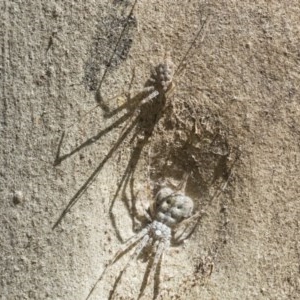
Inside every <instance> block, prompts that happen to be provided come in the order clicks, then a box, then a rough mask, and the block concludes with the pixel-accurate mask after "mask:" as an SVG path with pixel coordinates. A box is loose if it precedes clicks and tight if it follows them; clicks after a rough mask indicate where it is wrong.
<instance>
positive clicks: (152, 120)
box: [52, 82, 165, 241]
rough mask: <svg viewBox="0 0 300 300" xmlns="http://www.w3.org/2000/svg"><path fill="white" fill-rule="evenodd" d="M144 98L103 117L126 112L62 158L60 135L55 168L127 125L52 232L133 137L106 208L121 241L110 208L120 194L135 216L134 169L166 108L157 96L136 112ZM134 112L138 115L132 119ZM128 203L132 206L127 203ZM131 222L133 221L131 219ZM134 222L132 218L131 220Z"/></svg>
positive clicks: (162, 100) (163, 98)
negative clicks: (118, 151)
mask: <svg viewBox="0 0 300 300" xmlns="http://www.w3.org/2000/svg"><path fill="white" fill-rule="evenodd" d="M149 84H150V83H149V82H147V83H146V85H145V86H148V85H149ZM144 97H146V96H145V92H143V91H142V92H140V93H138V94H137V95H136V96H134V97H133V98H129V99H128V101H127V102H126V103H125V104H123V105H121V106H120V107H118V108H116V109H114V110H112V111H111V112H108V113H106V115H105V116H106V117H107V118H111V117H113V116H114V115H116V114H117V113H119V112H121V111H123V110H125V109H127V112H126V113H125V114H124V115H123V116H121V117H120V118H119V119H118V120H116V121H115V122H114V123H113V124H111V125H109V126H108V127H106V128H105V129H104V130H102V131H100V132H99V133H98V134H96V135H95V136H93V137H91V138H89V139H87V140H86V141H85V142H83V143H82V144H81V145H79V146H78V147H76V148H75V149H73V150H71V151H70V152H69V153H67V154H64V155H61V154H60V153H61V147H62V144H63V140H64V137H65V132H63V134H62V136H61V138H60V141H59V145H58V149H57V153H56V157H55V160H54V166H57V165H59V164H60V163H62V162H63V161H64V160H66V159H68V158H69V157H71V156H73V155H74V154H76V153H77V152H79V151H80V150H82V149H83V148H85V147H87V146H91V145H92V144H94V143H95V142H97V141H98V140H99V139H100V138H102V137H103V136H105V135H106V134H107V133H109V132H110V131H111V130H113V129H114V128H116V127H118V126H119V125H121V124H123V123H124V122H126V121H127V123H126V124H125V125H124V126H123V128H122V132H121V134H120V136H119V138H118V139H117V141H116V142H115V143H114V144H113V146H112V147H111V148H110V150H109V152H108V153H107V154H106V156H105V157H104V158H103V159H102V161H101V162H100V163H99V164H98V166H97V168H96V169H95V170H94V171H93V173H92V174H91V175H90V176H89V177H88V179H87V180H86V181H85V183H84V184H83V185H82V186H81V187H80V188H79V189H78V191H77V192H76V193H75V195H74V196H73V197H72V198H71V199H70V201H69V203H68V204H67V206H66V207H65V209H64V210H63V212H62V213H61V215H60V216H59V218H58V219H57V221H56V222H55V224H54V225H53V227H52V229H55V228H56V227H57V226H58V225H59V224H60V223H61V221H62V220H63V218H64V217H65V215H66V214H67V213H68V212H69V211H70V210H71V209H72V207H73V206H74V205H75V204H76V203H77V202H78V201H79V199H80V198H81V196H82V195H83V194H84V193H85V192H86V190H87V189H88V188H89V186H90V185H91V184H92V183H93V182H94V181H95V179H96V177H97V176H98V175H99V173H100V172H101V170H102V168H103V167H104V165H105V164H106V162H107V161H108V160H109V159H110V158H111V157H112V156H113V154H114V153H115V152H116V151H117V150H118V148H119V147H120V146H121V144H122V143H123V142H124V141H125V140H126V138H127V137H128V136H129V135H130V134H131V133H132V137H131V139H130V144H133V149H132V153H131V155H130V158H129V161H128V163H127V166H126V168H125V171H124V174H123V176H122V178H121V180H120V183H119V184H118V186H117V189H116V192H115V194H114V197H113V200H112V202H111V204H110V208H109V215H110V218H111V221H112V224H113V227H114V228H115V230H116V233H117V237H118V239H119V240H120V241H123V239H122V238H121V235H120V233H119V230H118V228H117V224H116V219H115V216H114V214H113V212H112V210H113V206H114V204H115V201H116V199H117V198H118V196H119V193H120V192H122V196H123V197H122V201H123V202H124V203H125V207H126V209H127V210H128V212H129V214H130V215H131V216H134V215H136V208H135V201H134V191H133V186H134V173H135V169H136V166H137V164H138V162H139V159H140V156H141V154H142V151H143V149H144V147H145V145H146V144H147V143H148V141H149V138H150V137H151V135H152V133H153V130H154V128H155V125H156V123H157V122H158V120H159V119H160V117H161V115H162V112H163V108H164V106H165V95H159V96H157V97H156V98H155V99H153V101H149V102H146V103H144V104H143V105H141V106H140V107H139V108H140V109H139V110H137V106H138V105H139V103H140V101H141V100H142V99H143V98H144ZM136 112H137V115H136V116H135V114H136ZM128 184H129V185H130V193H131V197H130V198H131V200H129V199H127V198H126V197H124V195H125V190H126V189H127V186H128ZM130 201H131V203H129V202H130ZM132 218H133V217H132ZM133 219H134V218H133Z"/></svg>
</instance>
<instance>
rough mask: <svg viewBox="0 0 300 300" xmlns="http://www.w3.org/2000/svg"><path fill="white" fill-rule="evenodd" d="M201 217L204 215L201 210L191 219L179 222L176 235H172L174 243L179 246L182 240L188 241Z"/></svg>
mask: <svg viewBox="0 0 300 300" xmlns="http://www.w3.org/2000/svg"><path fill="white" fill-rule="evenodd" d="M203 215H205V213H204V212H203V211H202V210H201V211H200V212H197V213H196V214H194V215H192V216H191V217H189V218H187V219H185V220H183V221H181V222H180V224H179V225H178V226H177V230H176V233H175V234H174V241H175V242H176V243H177V244H180V243H182V242H183V241H184V240H186V239H188V238H189V237H190V236H191V235H192V234H193V232H194V231H195V229H196V227H197V225H198V223H199V221H200V218H201V217H202V216H203Z"/></svg>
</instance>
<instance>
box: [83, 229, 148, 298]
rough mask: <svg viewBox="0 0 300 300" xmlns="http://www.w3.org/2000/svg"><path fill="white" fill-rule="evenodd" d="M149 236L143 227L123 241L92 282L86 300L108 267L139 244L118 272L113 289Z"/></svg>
mask: <svg viewBox="0 0 300 300" xmlns="http://www.w3.org/2000/svg"><path fill="white" fill-rule="evenodd" d="M149 239H150V237H149V235H148V229H147V228H145V229H143V230H142V231H141V232H139V233H137V234H136V235H134V236H133V237H131V238H130V239H129V240H127V242H125V244H124V245H123V246H122V247H121V249H120V250H119V251H118V252H117V253H116V254H115V256H114V257H113V258H112V259H111V260H110V262H109V263H108V264H107V265H106V266H105V268H104V270H103V271H102V273H101V275H100V277H99V278H98V280H97V281H96V283H95V284H94V286H93V287H92V289H91V291H90V293H89V294H88V296H87V298H86V300H88V299H89V298H90V296H91V295H92V293H93V292H94V290H95V289H96V286H97V285H98V283H99V282H100V281H101V280H102V278H103V277H104V275H105V274H106V271H107V270H108V268H109V267H111V266H112V265H113V264H114V263H115V262H116V261H117V260H119V259H120V258H121V257H122V256H123V255H125V254H126V253H127V252H128V251H129V250H130V249H131V248H132V247H133V246H134V245H135V244H136V243H138V242H139V241H140V242H139V244H138V246H137V248H136V250H135V251H134V253H133V254H132V255H131V256H130V258H129V260H128V262H127V264H126V265H125V267H124V268H123V270H122V271H121V272H120V274H119V276H118V277H117V279H116V281H115V284H114V289H115V288H116V287H117V284H118V282H119V281H120V279H121V277H122V274H123V273H124V272H125V270H126V269H127V267H128V266H129V264H130V262H131V261H132V260H133V259H134V258H136V257H137V256H138V255H139V254H140V252H141V251H142V250H143V248H144V247H145V246H146V245H147V243H148V241H149Z"/></svg>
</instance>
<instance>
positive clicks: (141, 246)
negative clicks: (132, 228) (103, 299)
mask: <svg viewBox="0 0 300 300" xmlns="http://www.w3.org/2000/svg"><path fill="white" fill-rule="evenodd" d="M149 243H152V238H150V236H149V235H148V234H146V235H145V236H144V237H143V239H142V240H141V241H140V242H139V244H138V245H137V247H136V249H135V251H134V252H133V253H132V254H131V255H130V257H129V259H128V261H127V263H126V265H125V267H124V268H123V269H122V270H121V271H120V273H119V275H118V277H117V279H116V280H115V283H114V285H113V288H112V289H111V291H110V294H109V298H108V299H112V296H113V294H114V292H115V290H116V288H117V286H118V284H119V282H120V280H121V278H122V276H123V274H124V273H125V271H126V270H127V269H128V267H129V266H130V264H131V263H132V261H133V260H135V259H136V258H137V257H138V256H139V255H140V253H141V251H142V250H143V249H144V247H145V246H146V245H147V244H149Z"/></svg>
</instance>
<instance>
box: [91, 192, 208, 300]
mask: <svg viewBox="0 0 300 300" xmlns="http://www.w3.org/2000/svg"><path fill="white" fill-rule="evenodd" d="M193 209H194V202H193V200H192V199H191V198H190V197H188V196H186V195H185V193H184V192H183V191H182V187H181V188H178V189H171V188H169V187H166V186H164V187H162V188H161V189H160V190H159V191H158V193H157V194H156V196H155V198H154V201H153V203H151V205H150V207H149V213H148V212H146V214H145V216H146V217H147V219H148V220H149V222H150V223H149V224H148V225H147V226H146V227H145V228H144V229H142V230H141V231H140V232H139V233H137V234H136V235H134V236H133V237H131V238H130V239H129V240H128V241H127V242H125V243H124V245H123V246H122V247H121V248H120V249H119V251H118V252H117V253H116V254H115V255H114V257H113V258H112V259H111V261H110V262H109V263H108V264H107V265H106V266H105V268H104V270H103V272H102V274H101V275H100V277H99V279H98V280H97V282H96V283H95V284H94V286H93V288H92V289H91V291H90V293H89V295H88V297H87V299H89V298H90V296H91V295H92V293H93V291H94V290H95V288H96V285H97V284H98V283H99V282H100V281H101V280H102V278H103V277H104V275H105V274H106V271H107V270H108V269H109V267H111V266H112V265H113V264H114V263H115V262H116V261H117V260H118V259H120V258H121V257H122V256H123V255H124V254H126V253H127V252H128V251H129V250H130V249H132V248H133V247H135V250H134V252H133V253H132V254H131V256H130V258H129V260H128V262H127V263H126V265H125V267H124V268H123V269H122V270H121V271H120V273H119V276H118V277H117V279H116V280H115V283H114V285H113V289H112V290H111V292H110V297H109V299H111V298H112V296H113V294H114V292H115V290H116V288H117V285H118V283H119V281H120V280H121V277H122V275H123V274H124V272H125V271H126V269H127V268H128V267H129V265H130V263H131V262H132V261H133V260H135V259H136V258H137V257H138V256H139V255H140V254H141V253H142V251H143V250H144V249H145V248H148V247H151V253H152V258H153V259H152V261H151V262H150V261H149V265H148V267H147V270H146V272H145V275H144V280H143V283H142V285H141V288H140V291H139V295H138V299H140V298H141V297H142V296H143V294H144V291H145V288H146V286H147V285H148V284H150V283H151V282H152V281H153V280H154V278H155V275H156V274H157V275H158V273H159V272H157V271H158V265H160V264H161V261H162V258H163V255H164V254H165V253H166V251H167V249H168V248H169V246H170V245H171V244H179V243H181V242H183V241H184V240H185V239H186V238H188V237H189V236H190V235H191V234H192V232H193V230H194V228H195V226H196V224H197V222H198V221H199V218H200V216H201V214H202V212H198V213H196V214H194V215H193V214H192V213H193ZM158 284H159V279H158V282H156V284H155V285H154V294H153V299H156V298H157V296H158V293H159V291H158V289H159V288H158Z"/></svg>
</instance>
